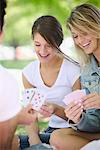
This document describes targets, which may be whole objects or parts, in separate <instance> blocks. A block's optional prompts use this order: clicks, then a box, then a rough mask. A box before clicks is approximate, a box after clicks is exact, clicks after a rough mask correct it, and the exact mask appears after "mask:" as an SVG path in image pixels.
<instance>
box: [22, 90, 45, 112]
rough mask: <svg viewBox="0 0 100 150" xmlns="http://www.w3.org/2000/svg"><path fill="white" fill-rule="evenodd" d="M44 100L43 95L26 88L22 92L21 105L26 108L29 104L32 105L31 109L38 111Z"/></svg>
mask: <svg viewBox="0 0 100 150" xmlns="http://www.w3.org/2000/svg"><path fill="white" fill-rule="evenodd" d="M45 99H46V96H45V94H44V93H43V92H42V91H40V90H38V89H37V88H28V89H25V90H24V92H23V103H24V106H27V105H28V104H29V103H31V104H32V105H33V109H34V110H36V111H39V110H40V108H41V106H42V105H43V104H44V102H45Z"/></svg>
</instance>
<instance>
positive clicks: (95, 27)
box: [67, 4, 100, 64]
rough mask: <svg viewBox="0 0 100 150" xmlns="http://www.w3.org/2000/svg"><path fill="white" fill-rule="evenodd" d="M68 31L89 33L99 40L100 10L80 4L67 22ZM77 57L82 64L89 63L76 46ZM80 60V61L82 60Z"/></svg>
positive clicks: (89, 5)
mask: <svg viewBox="0 0 100 150" xmlns="http://www.w3.org/2000/svg"><path fill="white" fill-rule="evenodd" d="M67 26H68V27H69V29H70V28H71V27H72V28H74V29H76V30H78V31H79V32H82V33H83V32H84V33H89V34H91V35H92V36H94V37H95V38H97V39H100V10H99V9H97V8H96V7H95V6H93V5H91V4H82V5H79V6H77V7H75V8H74V9H73V10H72V12H71V14H70V17H69V18H68V20H67ZM75 46H76V49H77V50H78V55H79V56H80V57H81V56H82V58H83V59H84V63H85V64H86V63H87V62H89V58H90V57H89V56H87V55H86V54H85V53H84V51H83V50H82V49H80V48H79V47H78V46H77V45H75ZM82 58H81V59H82Z"/></svg>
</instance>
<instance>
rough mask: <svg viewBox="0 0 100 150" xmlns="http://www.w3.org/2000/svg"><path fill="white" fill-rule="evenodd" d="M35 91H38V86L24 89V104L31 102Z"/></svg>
mask: <svg viewBox="0 0 100 150" xmlns="http://www.w3.org/2000/svg"><path fill="white" fill-rule="evenodd" d="M35 91H36V88H27V89H25V90H24V91H23V96H22V97H23V104H24V106H27V105H28V104H29V103H30V102H31V100H32V97H33V96H34V94H35Z"/></svg>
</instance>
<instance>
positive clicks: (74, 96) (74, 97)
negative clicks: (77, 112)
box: [63, 89, 86, 105]
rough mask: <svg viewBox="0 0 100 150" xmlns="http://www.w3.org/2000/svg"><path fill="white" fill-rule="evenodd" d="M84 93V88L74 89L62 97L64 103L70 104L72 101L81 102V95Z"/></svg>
mask: <svg viewBox="0 0 100 150" xmlns="http://www.w3.org/2000/svg"><path fill="white" fill-rule="evenodd" d="M85 95H86V91H85V89H83V90H76V91H73V92H71V93H69V94H68V95H66V96H65V98H64V99H63V102H64V103H65V104H66V105H68V104H70V103H71V102H72V101H75V102H78V103H81V101H82V97H83V96H85Z"/></svg>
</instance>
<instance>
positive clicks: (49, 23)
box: [32, 15, 77, 64]
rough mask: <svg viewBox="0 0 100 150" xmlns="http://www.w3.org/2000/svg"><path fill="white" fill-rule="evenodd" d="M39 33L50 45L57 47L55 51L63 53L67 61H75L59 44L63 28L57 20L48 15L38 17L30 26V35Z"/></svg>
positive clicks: (61, 39)
mask: <svg viewBox="0 0 100 150" xmlns="http://www.w3.org/2000/svg"><path fill="white" fill-rule="evenodd" d="M37 32H38V33H39V34H40V35H41V36H42V37H43V38H44V39H45V40H46V41H47V43H49V44H50V45H51V46H52V47H54V48H56V49H57V52H58V53H60V54H61V55H63V56H64V57H65V58H66V59H68V60H69V61H71V62H73V63H76V64H77V62H75V61H74V60H73V59H71V58H70V57H69V56H67V55H66V54H64V53H63V52H62V51H61V50H60V48H59V46H60V45H61V43H62V41H63V30H62V27H61V24H60V23H59V21H58V20H57V19H56V18H55V17H53V16H50V15H46V16H41V17H39V18H38V19H37V20H36V21H35V22H34V24H33V26H32V37H33V39H34V34H35V33H37Z"/></svg>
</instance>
